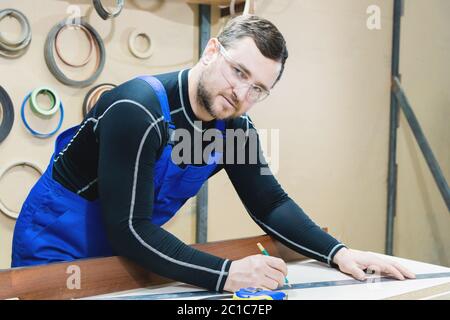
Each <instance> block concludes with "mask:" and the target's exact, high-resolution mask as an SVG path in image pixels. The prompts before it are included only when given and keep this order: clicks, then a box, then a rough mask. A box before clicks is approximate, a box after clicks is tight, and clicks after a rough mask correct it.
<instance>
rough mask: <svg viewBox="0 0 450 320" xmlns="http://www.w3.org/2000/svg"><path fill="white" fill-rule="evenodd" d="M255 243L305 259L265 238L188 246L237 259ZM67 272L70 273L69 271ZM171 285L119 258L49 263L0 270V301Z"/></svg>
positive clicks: (286, 257) (290, 257) (250, 252)
mask: <svg viewBox="0 0 450 320" xmlns="http://www.w3.org/2000/svg"><path fill="white" fill-rule="evenodd" d="M257 242H261V244H262V245H263V246H264V247H265V248H266V249H267V251H268V252H269V253H270V254H271V255H272V256H276V257H281V258H282V259H284V260H285V261H287V262H288V261H297V260H305V259H306V257H304V256H302V255H300V254H298V253H296V252H294V251H293V250H291V249H289V248H287V247H285V246H284V245H282V244H281V243H279V242H278V241H276V240H273V239H272V238H271V237H269V236H267V235H263V236H256V237H250V238H244V239H236V240H225V241H217V242H210V243H205V244H194V245H192V247H194V248H196V249H198V250H201V251H204V252H207V253H210V254H213V255H217V256H219V257H222V258H227V259H232V260H236V259H241V258H244V257H246V256H249V255H253V254H259V253H260V252H259V250H258V248H257V246H256V243H257ZM73 266H77V267H78V268H79V270H80V275H81V288H79V289H69V288H68V286H67V281H68V278H69V277H70V275H71V274H72V273H70V272H68V268H69V267H73ZM69 271H70V270H69ZM168 282H171V280H169V279H167V278H163V277H160V276H158V275H156V274H154V273H152V272H150V271H148V270H146V269H144V268H142V267H140V266H138V265H137V264H135V263H133V262H131V261H130V260H128V259H125V258H123V257H107V258H94V259H83V260H75V261H71V262H60V263H52V264H47V265H42V266H34V267H24V268H13V269H7V270H2V271H0V299H8V298H16V297H18V298H20V299H72V298H81V297H87V296H93V295H99V294H106V293H111V292H115V291H123V290H131V289H136V288H142V287H147V286H150V285H158V284H163V283H168Z"/></svg>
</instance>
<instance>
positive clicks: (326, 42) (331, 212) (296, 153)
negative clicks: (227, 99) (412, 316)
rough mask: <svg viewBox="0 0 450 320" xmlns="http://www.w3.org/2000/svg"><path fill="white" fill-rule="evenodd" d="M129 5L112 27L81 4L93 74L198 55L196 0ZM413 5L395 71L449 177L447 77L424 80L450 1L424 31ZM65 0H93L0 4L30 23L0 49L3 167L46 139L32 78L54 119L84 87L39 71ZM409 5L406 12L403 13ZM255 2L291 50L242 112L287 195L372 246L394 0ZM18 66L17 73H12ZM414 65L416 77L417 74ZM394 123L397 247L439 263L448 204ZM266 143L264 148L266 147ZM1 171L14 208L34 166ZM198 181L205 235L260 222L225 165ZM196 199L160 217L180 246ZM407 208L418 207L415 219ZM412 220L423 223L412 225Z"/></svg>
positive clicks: (0, 261) (113, 78) (356, 242)
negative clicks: (204, 189) (5, 122)
mask: <svg viewBox="0 0 450 320" xmlns="http://www.w3.org/2000/svg"><path fill="white" fill-rule="evenodd" d="M136 2H138V3H144V1H143V0H141V1H137V0H136V1H135V2H134V1H127V8H126V10H125V11H124V12H123V13H122V14H121V16H120V17H119V18H118V19H117V20H116V21H115V29H114V31H113V32H112V33H110V31H111V22H103V21H102V20H100V19H99V18H98V17H96V14H95V12H91V14H90V16H91V19H90V21H91V22H92V25H93V26H94V27H95V28H96V29H97V30H98V31H99V32H100V34H101V35H102V36H103V37H104V39H107V40H106V41H105V44H106V49H107V53H108V59H107V64H106V67H105V70H104V72H103V74H102V76H101V77H100V79H99V80H98V81H97V82H96V83H101V82H106V81H108V82H115V83H120V82H122V81H125V80H127V79H129V78H130V77H132V76H134V75H137V74H142V73H158V72H164V71H169V70H174V69H179V68H183V67H187V66H190V65H192V64H193V63H194V62H195V61H196V57H197V54H198V52H197V49H196V48H197V39H198V37H197V34H198V26H197V16H196V12H195V6H188V5H186V4H184V3H183V2H182V1H159V2H158V1H152V3H153V5H152V6H151V10H148V9H147V10H143V9H140V10H138V9H137V7H136V5H135V3H136ZM417 2H421V3H425V2H426V3H428V1H425V0H418V1H416V2H415V4H414V5H411V7H410V5H408V6H407V12H408V14H407V16H406V17H405V18H404V19H403V23H404V27H403V33H406V34H405V35H403V33H402V58H401V59H402V65H401V68H402V73H403V76H404V83H405V88H406V90H407V92H408V96H409V97H410V100H411V101H412V103H413V105H415V106H416V105H417V107H416V108H420V107H421V108H422V109H421V110H422V113H421V112H420V111H419V110H417V111H416V112H417V113H418V118H419V121H421V122H422V125H423V126H424V130H425V132H426V133H427V134H429V140H430V142H431V144H432V147H433V148H434V149H435V152H436V155H437V157H438V159H439V160H440V162H441V164H442V163H444V162H446V165H445V164H444V165H442V166H443V171H444V172H445V173H446V175H447V179H448V173H449V161H448V158H449V153H448V148H445V144H447V145H448V138H449V134H448V133H449V131H448V126H445V115H447V117H446V118H447V119H448V105H449V104H448V100H449V96H448V78H447V79H446V81H447V82H443V83H442V84H441V86H440V87H438V88H436V87H435V85H436V84H438V83H439V81H444V79H445V78H444V77H445V76H446V75H448V74H449V73H448V63H447V65H446V67H447V68H442V65H441V64H442V63H446V59H445V56H444V52H445V49H447V52H448V51H449V50H448V44H449V41H448V39H449V34H448V31H446V30H450V28H448V27H447V28H445V27H443V26H448V21H445V20H444V19H443V16H442V17H440V19H436V16H437V15H438V13H440V12H448V4H446V0H441V1H433V4H434V5H436V8H435V9H434V10H433V11H432V13H430V14H429V15H427V17H428V19H430V22H431V21H433V23H431V24H430V25H429V26H427V29H426V30H424V29H423V28H422V26H423V25H424V23H423V20H421V19H419V17H418V15H419V13H420V12H421V11H422V12H428V11H426V10H423V8H420V5H419V4H417ZM69 3H70V4H74V3H80V4H81V6H82V8H83V12H85V11H86V6H87V5H88V4H89V3H90V1H87V0H86V1H78V2H77V1H67V2H66V1H50V0H45V1H39V6H43V5H47V7H48V8H49V11H47V13H45V14H43V13H39V11H38V10H36V6H37V5H38V4H37V1H31V0H29V1H26V0H22V1H2V7H3V6H5V7H8V6H11V7H16V8H18V9H21V10H22V11H24V12H25V13H26V14H27V15H28V17H29V19H30V22H31V23H32V26H33V31H34V33H33V43H32V47H31V48H30V51H29V52H28V53H27V54H26V55H25V56H24V57H23V58H22V59H20V60H17V61H9V60H5V59H0V79H1V85H2V86H4V87H5V88H6V89H7V90H8V91H9V92H10V94H11V96H12V98H13V101H14V103H15V110H16V120H15V124H14V128H13V131H12V133H11V136H10V137H9V138H8V139H7V140H6V141H4V142H3V143H2V144H0V170H2V169H3V168H4V167H5V166H6V165H7V164H9V163H11V162H13V161H18V160H23V159H26V160H33V161H34V162H36V163H38V164H39V165H40V166H41V167H42V168H45V165H46V164H47V161H48V157H49V155H50V153H51V149H52V143H53V139H49V140H46V141H40V140H37V139H34V138H32V137H30V136H29V135H28V133H27V132H25V130H24V128H23V125H22V123H21V121H20V119H19V118H18V117H17V114H18V112H19V104H20V102H21V100H22V97H23V95H24V94H25V93H26V92H27V91H28V90H30V89H31V88H33V87H35V86H38V85H41V84H43V83H45V84H49V85H53V86H54V87H55V88H56V89H57V90H58V92H59V93H60V95H61V96H62V97H63V99H64V102H65V105H66V111H67V113H68V114H67V117H66V121H65V127H69V126H71V125H73V124H76V123H77V122H79V121H80V120H81V111H80V108H81V102H82V99H83V97H84V95H85V93H86V92H87V90H88V88H85V89H73V88H69V87H66V86H63V85H61V84H59V83H58V82H57V81H56V80H55V79H54V78H53V76H52V75H51V74H50V73H49V71H48V70H47V67H46V65H45V62H44V60H43V57H42V51H43V43H44V40H45V35H46V33H47V32H48V30H49V29H50V28H51V27H52V26H53V24H54V23H55V22H56V21H59V20H60V19H62V18H64V16H65V14H64V12H65V10H66V8H67V5H68V4H69ZM4 4H5V5H4ZM372 4H376V5H378V6H379V7H380V8H381V14H382V15H381V18H382V21H381V22H382V25H381V27H382V28H381V30H373V31H370V30H368V29H367V28H366V19H367V17H368V15H367V14H366V9H367V7H368V6H369V5H372ZM422 6H425V4H422ZM413 8H414V10H415V12H416V14H415V15H414V14H412V13H411V14H410V13H409V12H410V11H411V10H413ZM445 9H447V11H445ZM433 12H434V14H433ZM257 13H258V14H259V15H262V16H264V17H266V18H269V19H270V20H272V21H273V22H274V23H275V24H276V25H277V26H278V27H279V28H280V30H281V31H282V32H283V33H284V34H285V36H286V39H287V42H288V47H289V52H290V58H289V59H288V62H287V65H286V71H285V74H284V76H283V78H282V80H281V82H280V83H279V84H278V85H277V87H276V88H275V90H274V91H273V93H272V95H271V97H270V98H269V99H267V100H266V101H264V102H263V103H261V104H260V105H257V106H255V108H254V109H253V110H251V112H250V116H251V117H252V118H253V120H254V121H255V124H256V126H257V127H258V128H259V129H279V133H280V146H279V149H280V156H279V159H280V164H279V170H278V172H277V174H276V175H277V178H278V179H279V181H280V183H281V184H282V186H283V187H284V189H285V190H286V191H287V192H288V193H289V195H290V196H291V197H292V198H293V199H294V200H295V201H297V203H298V204H299V205H300V206H301V207H302V208H303V209H304V210H305V211H306V212H307V213H308V214H309V215H310V216H311V217H312V218H313V219H314V220H315V221H316V222H317V223H318V224H320V225H322V226H328V227H329V228H330V232H331V233H332V234H333V235H335V236H336V237H337V238H339V239H340V240H342V241H344V242H345V243H347V244H348V245H350V246H352V247H355V248H359V249H365V250H372V251H377V252H383V250H384V238H385V222H386V218H385V216H386V178H387V150H388V147H387V146H388V131H389V87H390V80H389V79H390V64H391V34H392V1H391V0H339V1H335V0H276V1H269V0H259V1H258V2H257ZM441 14H442V15H443V13H441ZM143 18H145V20H144V19H143ZM427 21H428V20H427ZM224 22H225V19H218V11H217V10H214V18H213V23H214V25H213V30H212V33H213V35H215V34H217V32H218V30H220V28H221V27H222V26H223V24H224ZM408 24H409V27H408ZM134 25H139V26H142V27H144V26H147V28H148V30H150V31H149V33H150V34H151V35H152V36H154V37H155V42H156V43H158V46H157V48H156V51H155V54H154V56H153V57H152V58H151V59H149V60H148V61H146V62H141V61H138V60H136V59H134V58H133V57H132V56H131V55H130V54H129V52H128V51H127V48H126V38H127V35H128V32H129V31H130V30H131V26H134ZM155 26H157V28H155ZM444 29H445V30H444ZM163 30H164V31H163ZM408 30H409V33H408ZM417 30H418V31H420V32H424V34H425V36H424V37H425V38H427V37H428V35H427V34H428V32H431V30H435V31H437V30H439V32H441V34H439V35H437V34H436V35H434V36H433V37H428V38H427V39H428V40H427V41H430V43H434V44H436V45H437V49H433V50H435V51H433V50H430V51H429V52H428V50H426V47H421V43H420V42H419V40H420V39H419V40H415V41H414V37H415V35H416V34H417ZM425 32H426V33H425ZM408 34H409V39H410V40H409V41H408ZM424 37H421V39H423V38H424ZM445 37H446V38H445ZM433 41H434V42H433ZM445 46H446V47H445ZM82 49H83V48H81V49H78V50H82ZM84 49H85V48H84ZM418 49H421V50H418ZM417 51H419V52H417ZM419 53H422V55H419ZM408 54H409V56H408ZM435 55H438V57H439V61H440V62H437V61H435V64H433V66H432V67H431V68H430V69H429V70H427V68H426V64H425V63H426V62H428V61H426V60H425V58H427V59H430V60H433V59H436V56H435ZM447 60H448V59H447ZM419 62H420V63H419ZM406 63H408V64H409V66H410V67H407V66H406V65H405V64H406ZM418 64H419V65H420V68H419V69H417V68H418V66H417V65H418ZM30 66H33V72H30V68H31V67H30ZM411 66H415V67H416V69H415V68H412V67H411ZM446 71H447V72H446ZM408 72H409V77H408V76H407V75H406V74H407V73H408ZM25 74H26V75H28V78H27V80H26V81H23V80H22V78H23V77H22V75H25ZM422 74H425V75H426V76H425V77H422ZM5 75H6V77H5ZM444 84H447V87H445V85H444ZM446 89H447V90H446ZM431 106H433V107H434V108H435V109H432V110H433V111H430V110H431V109H430V107H431ZM425 108H427V109H425ZM445 108H447V109H445ZM446 112H447V113H446ZM436 123H439V124H440V125H436ZM39 124H40V123H38V124H36V125H39ZM401 125H402V127H401V130H400V131H399V137H400V141H399V165H400V172H399V204H398V218H397V221H396V239H395V240H396V247H395V253H396V254H397V255H400V256H405V257H412V258H415V259H418V260H424V261H430V262H434V263H440V264H447V265H449V262H448V256H447V258H446V259H447V260H445V258H438V254H439V255H441V256H442V255H445V254H443V253H442V252H444V251H445V250H446V251H447V252H448V251H449V243H450V242H449V241H448V240H449V239H448V235H449V234H450V232H449V231H450V228H449V220H448V219H449V218H448V214H447V216H446V215H445V214H446V212H445V207H444V206H443V205H442V203H441V202H440V201H441V200H440V199H439V198H438V195H437V189H436V187H435V186H434V185H433V183H432V181H431V179H430V178H429V174H428V172H427V171H426V168H425V166H424V165H423V160H422V158H421V156H420V154H419V151H418V150H417V148H416V147H415V144H414V143H413V140H412V139H411V137H410V134H409V133H408V131H407V130H405V126H404V121H403V123H402V124H401ZM402 136H403V140H402ZM408 136H409V140H408ZM408 141H409V142H408ZM266 154H269V155H270V150H267V152H266ZM417 163H419V164H420V166H419V169H420V171H419V173H414V172H413V171H412V168H414V169H415V168H416V167H417V166H418V164H417ZM19 175H21V176H19ZM22 176H23V177H24V178H25V177H26V178H28V180H27V181H26V183H25V182H22V180H20V179H22ZM7 178H8V180H4V181H3V182H2V181H0V192H1V193H0V194H1V195H2V197H3V195H4V194H5V196H4V197H5V199H8V201H9V202H8V203H12V204H15V205H16V207H17V208H19V207H20V204H21V201H23V199H24V196H25V194H26V190H25V189H26V188H25V187H24V186H25V185H26V186H27V187H29V186H30V185H31V184H32V181H33V180H32V179H33V175H26V174H25V173H23V172H20V171H18V172H14V173H12V174H11V175H9V176H8V177H7ZM34 178H35V177H34ZM421 179H422V180H425V182H426V183H423V182H422V181H421ZM5 182H6V183H5ZM6 184H7V187H6V188H5V185H6ZM417 185H420V186H421V187H417ZM10 186H12V187H10ZM17 190H20V193H19V192H17ZM24 190H25V191H24ZM209 190H210V199H209V230H208V239H209V240H210V241H214V240H220V239H229V238H238V237H246V236H249V235H256V234H261V233H262V231H261V229H259V227H257V226H256V224H254V223H253V222H252V220H251V219H250V218H249V217H248V215H247V214H246V212H245V209H244V208H243V206H242V204H241V203H240V201H239V199H238V197H237V195H236V193H235V191H234V190H233V187H232V186H231V183H230V182H229V181H228V178H227V177H226V174H225V173H224V172H222V173H220V174H218V175H217V176H215V177H214V178H212V179H211V180H210V184H209ZM11 192H12V194H11ZM14 201H15V202H14ZM430 208H431V209H430ZM194 209H195V208H194V205H193V201H191V202H189V203H188V204H187V205H186V207H185V208H184V210H183V213H182V214H179V215H177V216H176V218H175V219H173V220H172V221H171V222H169V223H168V224H167V225H166V227H167V228H168V229H169V230H170V231H172V232H174V233H175V234H176V235H177V236H179V237H180V238H181V239H182V240H184V241H185V242H188V243H192V242H194V240H195V233H194V227H195V217H194ZM428 209H430V210H428ZM413 213H414V214H413ZM410 214H413V215H410ZM413 216H414V217H420V218H418V219H417V220H414V219H415V218H414V219H413V218H412V217H413ZM13 225H14V221H12V220H10V219H8V218H6V217H4V216H2V215H0V243H1V249H2V250H1V251H0V268H2V267H7V266H8V265H9V256H10V241H11V235H12V229H13ZM420 226H425V227H424V228H422V229H421V228H419V227H420ZM413 235H414V237H415V238H414V239H413ZM445 237H447V238H445ZM445 240H447V241H445ZM433 248H434V249H433ZM436 248H439V250H436ZM255 249H256V248H255ZM255 253H256V250H255ZM443 259H444V260H443Z"/></svg>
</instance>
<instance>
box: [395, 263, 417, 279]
mask: <svg viewBox="0 0 450 320" xmlns="http://www.w3.org/2000/svg"><path fill="white" fill-rule="evenodd" d="M393 265H394V267H396V268H397V269H398V270H400V272H401V273H402V274H403V275H404V276H405V277H407V278H409V279H415V278H416V275H415V274H414V273H413V272H411V271H410V270H409V269H408V268H406V267H404V266H402V265H401V264H398V263H395V262H394V263H393Z"/></svg>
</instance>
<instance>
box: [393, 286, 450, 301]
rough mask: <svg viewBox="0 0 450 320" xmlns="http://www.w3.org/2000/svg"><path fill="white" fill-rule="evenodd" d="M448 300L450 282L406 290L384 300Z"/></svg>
mask: <svg viewBox="0 0 450 320" xmlns="http://www.w3.org/2000/svg"><path fill="white" fill-rule="evenodd" d="M430 298H431V300H448V299H450V282H448V283H444V284H440V285H437V286H433V287H429V288H424V289H420V290H416V291H411V292H407V293H404V294H401V295H396V296H392V297H389V298H387V299H385V300H419V299H430Z"/></svg>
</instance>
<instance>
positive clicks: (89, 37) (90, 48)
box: [55, 24, 95, 68]
mask: <svg viewBox="0 0 450 320" xmlns="http://www.w3.org/2000/svg"><path fill="white" fill-rule="evenodd" d="M71 27H73V28H75V29H80V30H81V31H83V32H84V34H85V35H86V37H87V38H88V40H89V53H88V56H87V57H86V59H85V60H84V61H83V62H80V63H77V64H76V63H72V62H69V61H67V59H66V58H64V56H63V55H62V52H61V49H60V47H59V45H58V40H59V36H60V34H61V33H62V32H63V31H64V30H65V29H68V28H71ZM94 46H95V45H94V38H93V37H92V34H91V33H90V32H89V30H88V29H86V27H85V26H83V25H70V24H66V25H64V26H62V27H61V28H60V29H59V30H58V32H56V35H55V50H56V54H57V55H58V58H60V59H61V61H62V62H64V63H65V64H66V65H68V66H71V67H75V68H77V67H82V66H85V65H86V64H87V63H88V62H89V61H90V60H91V57H92V52H93V49H94Z"/></svg>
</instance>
